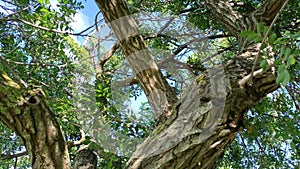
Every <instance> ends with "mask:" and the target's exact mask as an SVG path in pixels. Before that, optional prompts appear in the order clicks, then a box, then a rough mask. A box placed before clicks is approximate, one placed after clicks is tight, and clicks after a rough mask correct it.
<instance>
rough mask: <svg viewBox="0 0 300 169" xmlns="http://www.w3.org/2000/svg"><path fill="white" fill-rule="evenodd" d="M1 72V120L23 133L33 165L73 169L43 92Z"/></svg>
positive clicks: (42, 168)
mask: <svg viewBox="0 0 300 169" xmlns="http://www.w3.org/2000/svg"><path fill="white" fill-rule="evenodd" d="M0 73H1V74H0V120H1V121H2V122H3V123H4V124H5V125H6V126H7V127H8V128H10V129H11V130H13V131H14V132H16V134H17V135H18V136H20V138H21V139H22V141H23V143H24V145H25V147H26V149H27V152H28V154H29V156H30V159H31V163H32V168H34V169H58V168H63V169H70V159H69V154H68V149H67V147H66V144H65V141H64V138H63V135H62V133H61V130H60V127H59V124H58V122H57V121H56V120H55V117H54V114H53V112H51V110H50V109H49V107H48V106H47V104H46V102H45V100H44V94H43V91H42V90H41V89H32V90H27V89H24V88H22V87H21V86H20V85H18V84H17V83H15V82H14V81H13V80H12V79H10V78H9V77H8V76H7V74H6V73H4V72H2V71H0Z"/></svg>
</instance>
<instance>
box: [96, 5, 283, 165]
mask: <svg viewBox="0 0 300 169" xmlns="http://www.w3.org/2000/svg"><path fill="white" fill-rule="evenodd" d="M284 2H285V1H284V0H267V1H266V2H265V4H263V5H262V6H261V7H260V8H259V9H257V10H256V11H254V12H253V13H252V14H251V15H250V16H248V17H244V16H243V15H241V14H239V13H238V12H237V11H235V10H234V9H233V8H232V7H231V5H230V3H229V2H225V1H220V0H212V1H211V0H206V6H207V8H208V9H209V10H210V12H211V13H212V14H214V15H215V16H216V18H217V19H218V20H219V21H220V22H221V23H222V24H223V26H224V27H225V28H227V29H228V30H229V32H230V33H231V34H233V35H235V36H237V35H239V33H240V32H242V31H243V30H255V29H256V24H257V23H258V22H264V23H265V24H266V25H268V24H270V23H271V21H272V20H273V19H274V17H275V14H276V13H277V12H278V11H279V10H280V8H281V7H282V5H283V4H284ZM96 3H97V4H98V6H99V8H100V10H101V11H102V13H103V15H104V17H105V19H106V22H107V23H109V25H110V26H111V28H112V30H113V31H114V32H115V33H116V36H117V38H118V39H119V40H120V41H121V44H122V42H124V44H123V45H121V46H122V49H123V51H124V53H125V54H126V56H127V58H128V59H129V62H130V57H129V55H131V54H132V53H137V52H138V51H143V50H144V49H145V46H144V45H140V44H145V43H144V42H143V39H142V38H137V34H138V31H137V27H136V24H135V22H134V20H133V19H132V18H131V17H130V16H129V14H130V13H129V10H128V8H127V6H126V4H125V2H124V1H123V0H96ZM270 11H271V12H270ZM120 21H121V23H123V26H122V24H120V25H118V23H119V22H120ZM124 23H125V24H124ZM116 25H118V26H116ZM132 30H134V31H133V32H134V33H132ZM126 31H128V32H126ZM120 35H121V36H120ZM122 35H126V36H122ZM237 38H238V37H237ZM239 41H240V54H239V55H238V56H236V57H235V58H234V59H232V60H230V61H229V62H228V63H226V64H225V65H224V69H222V66H220V67H217V66H216V67H214V68H212V69H210V70H208V71H206V72H204V73H203V74H202V75H200V76H199V77H197V79H196V81H197V82H196V83H195V84H194V85H192V86H191V87H190V88H188V90H187V91H186V92H185V94H184V95H183V97H182V99H181V100H180V101H179V102H177V103H174V102H169V104H170V105H171V106H170V107H172V108H173V109H172V110H170V109H168V110H167V111H168V112H165V114H167V116H164V117H163V118H164V120H163V122H161V123H159V125H158V126H157V127H156V128H155V130H154V132H153V133H152V134H151V135H150V136H149V137H148V138H147V139H146V140H145V141H144V142H143V143H142V144H141V145H140V146H138V148H137V150H136V151H135V153H134V154H133V156H132V157H131V158H130V160H129V161H128V163H127V167H126V168H132V169H137V168H141V169H148V168H149V169H156V168H157V169H163V168H176V169H177V168H178V169H180V168H197V169H198V168H215V164H216V161H217V160H218V159H219V158H220V157H221V156H222V154H223V153H224V150H225V149H226V147H227V146H228V145H230V143H231V142H232V141H233V140H234V139H235V137H236V134H237V133H238V131H239V130H240V129H241V126H242V124H243V117H244V115H245V112H247V110H248V109H249V108H250V107H251V106H253V105H254V104H255V103H256V102H257V101H259V100H260V99H261V98H262V97H264V96H266V94H267V93H270V92H272V91H274V90H276V89H277V88H278V87H279V85H278V84H276V82H275V79H276V77H275V75H274V74H273V73H272V72H271V71H267V72H263V71H262V70H261V69H259V70H255V71H254V72H253V74H252V73H251V72H252V68H253V64H254V63H253V62H254V60H255V57H256V56H257V54H258V52H259V45H260V44H256V45H254V44H251V43H249V42H247V41H246V40H245V39H239ZM149 57H150V56H149ZM136 59H138V58H136ZM134 64H135V63H133V64H131V65H130V66H132V68H133V69H135V65H134ZM152 64H155V63H152ZM256 67H257V66H256ZM155 71H157V70H155ZM136 73H139V70H138V69H136ZM250 74H252V75H251V76H252V77H251V78H249V76H250ZM223 75H225V76H223ZM144 76H147V74H144ZM144 76H140V77H139V76H138V79H139V82H140V83H141V84H142V86H147V85H149V82H151V81H152V80H151V79H152V78H153V76H148V77H144ZM141 78H146V79H148V80H147V81H143V79H141ZM159 79H161V77H159ZM249 79H250V80H249ZM154 81H155V82H156V80H154ZM242 82H243V83H242ZM164 83H165V82H163V84H164ZM164 86H167V85H166V84H164ZM222 86H224V87H222ZM143 89H144V90H146V93H147V87H143ZM165 91H168V90H167V89H166V90H165ZM195 91H197V92H195ZM147 96H148V95H147ZM168 96H172V95H168ZM158 97H163V95H161V96H158ZM169 100H172V99H170V98H169ZM173 100H177V99H173ZM149 101H150V102H151V101H152V100H151V99H149ZM151 104H152V105H156V104H155V103H151Z"/></svg>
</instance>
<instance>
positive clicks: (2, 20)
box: [0, 18, 103, 37]
mask: <svg viewBox="0 0 300 169" xmlns="http://www.w3.org/2000/svg"><path fill="white" fill-rule="evenodd" d="M102 20H103V19H100V20H99V21H98V22H97V23H95V24H98V23H99V22H101V21H102ZM5 21H16V22H22V23H24V24H27V25H29V26H32V27H34V28H37V29H41V30H45V31H49V32H54V33H59V34H67V35H74V36H88V37H92V36H90V35H89V34H87V35H82V33H84V32H86V31H88V30H89V29H91V28H92V27H94V25H95V24H93V25H91V26H89V27H88V28H86V29H85V30H83V31H81V32H79V33H72V32H67V31H60V30H56V29H50V28H47V27H44V26H39V25H35V24H33V23H31V22H28V21H25V20H23V19H18V18H3V19H0V22H5Z"/></svg>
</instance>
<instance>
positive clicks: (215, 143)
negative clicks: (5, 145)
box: [0, 0, 300, 169]
mask: <svg viewBox="0 0 300 169" xmlns="http://www.w3.org/2000/svg"><path fill="white" fill-rule="evenodd" d="M4 2H6V1H4ZM7 3H10V4H12V6H13V7H12V8H13V10H12V11H14V13H10V14H8V15H4V14H2V19H0V22H3V23H5V24H3V26H1V29H0V30H1V32H0V33H1V34H2V35H3V37H5V36H6V37H7V38H3V39H1V61H2V63H3V64H2V65H1V78H0V82H1V83H0V96H1V99H0V120H1V122H2V123H3V124H4V125H5V126H6V127H7V128H3V129H2V130H4V131H6V132H8V133H10V132H11V131H13V132H15V133H16V134H17V135H18V136H19V138H20V139H21V142H22V143H23V145H24V146H25V147H26V150H27V153H28V155H29V157H30V160H31V166H32V167H33V168H47V169H48V168H70V163H71V162H72V163H73V162H74V167H75V168H80V165H82V166H81V167H83V166H84V165H85V167H87V166H88V165H89V167H90V168H96V166H95V165H96V164H97V161H96V159H95V157H96V154H95V152H98V156H99V158H101V159H106V160H108V162H107V161H106V162H105V161H104V162H103V161H101V160H99V163H98V166H100V167H101V166H102V167H104V166H106V167H110V168H112V167H115V168H118V167H119V168H121V167H122V166H123V165H125V163H126V168H151V169H152V168H215V167H216V165H217V164H218V166H220V167H224V168H225V167H232V166H235V164H232V165H231V166H229V165H228V164H226V160H227V161H230V158H232V159H234V160H237V159H242V161H243V160H244V159H243V158H242V157H239V155H237V154H239V152H240V151H241V146H240V145H241V144H244V146H245V147H246V148H247V146H246V144H248V143H251V142H252V141H253V140H255V141H256V142H255V143H254V144H255V145H257V146H258V147H259V148H256V149H258V150H259V151H264V150H262V149H263V148H262V145H261V143H262V142H263V141H270V139H272V138H276V139H275V140H276V141H274V142H271V143H264V144H267V145H269V144H270V145H272V146H274V145H275V144H277V146H278V147H279V148H278V149H280V147H281V146H282V145H281V144H280V143H281V141H283V142H284V141H287V140H291V141H289V146H290V147H291V150H289V151H290V152H291V154H292V155H290V156H291V158H289V159H288V160H290V161H289V162H287V163H286V164H283V165H282V166H293V167H296V166H297V165H299V161H297V158H299V154H298V152H299V150H298V148H297V145H299V136H298V134H297V132H298V130H299V124H298V122H297V119H298V118H299V89H297V87H299V62H297V61H299V53H300V49H299V36H300V34H299V28H298V26H297V25H299V15H297V14H299V11H298V10H297V7H299V3H298V4H297V2H296V1H293V0H291V1H290V2H289V5H288V0H266V1H264V2H252V1H235V2H233V1H220V0H213V1H208V0H205V1H204V2H201V1H193V2H190V1H174V2H172V3H170V2H162V5H161V6H157V5H156V2H152V1H141V2H139V3H133V2H131V1H128V3H126V2H125V1H123V0H112V1H107V0H101V1H100V0H96V3H97V5H98V6H99V8H100V10H101V13H102V14H103V16H104V19H105V21H106V22H107V23H109V26H110V28H111V29H112V31H113V32H114V36H115V37H116V38H117V39H118V42H116V43H115V44H114V46H113V47H112V48H111V49H110V50H109V51H107V53H106V55H105V57H102V58H98V59H92V60H93V64H94V69H95V70H96V78H97V80H96V82H95V91H96V102H97V106H98V107H97V109H100V110H101V114H97V115H98V116H93V117H98V118H99V119H100V118H101V117H102V116H103V119H104V120H106V121H108V123H110V124H111V125H112V126H113V127H114V129H113V130H118V129H120V128H121V130H123V133H125V134H128V135H131V136H132V137H137V138H138V137H147V138H146V139H145V140H144V141H143V143H141V144H140V145H139V146H138V147H137V148H136V150H135V151H134V153H133V154H132V156H131V157H130V158H129V159H127V158H124V157H122V156H121V155H120V154H112V153H110V152H108V151H107V150H104V149H103V147H101V145H99V144H97V142H95V141H94V140H95V139H96V138H97V137H101V134H103V133H101V131H100V132H94V133H87V134H88V135H87V136H85V134H86V133H85V132H84V131H83V130H82V129H83V127H82V126H81V125H80V124H79V122H78V121H79V120H78V118H77V116H78V114H76V112H77V113H78V111H79V108H78V107H76V106H74V105H73V104H72V103H71V101H70V98H74V97H75V96H74V95H73V94H70V91H71V90H72V89H71V86H70V80H69V79H72V78H74V77H75V78H76V73H77V72H76V71H77V70H78V69H76V65H75V66H74V64H73V63H74V62H75V63H76V61H80V62H84V64H86V66H87V67H88V65H89V63H86V62H85V61H86V60H85V59H86V55H88V54H90V53H91V50H90V49H91V48H89V47H95V46H94V45H93V43H94V41H93V40H92V41H91V42H90V44H88V45H87V49H83V48H81V47H79V46H77V45H76V44H75V43H74V42H73V41H72V40H71V39H70V38H68V35H72V34H73V35H82V33H83V32H81V33H78V34H74V33H70V32H69V30H70V28H69V27H68V23H69V22H70V18H69V17H71V16H72V15H73V14H74V13H75V10H77V9H79V8H80V7H82V6H81V4H80V3H76V2H73V1H66V2H61V4H60V6H59V10H56V11H55V10H53V9H51V7H49V3H48V2H47V1H38V2H21V1H20V2H19V1H12V2H7ZM157 3H159V2H157ZM1 7H2V8H4V9H6V8H5V6H1ZM68 7H71V8H70V9H68ZM129 7H130V8H129ZM28 9H31V10H28ZM284 9H285V10H284ZM8 10H9V9H8ZM138 10H144V11H147V10H148V11H152V12H156V13H163V12H169V13H171V14H176V15H179V16H180V15H184V16H185V17H184V18H185V19H186V20H187V21H188V22H191V23H194V25H195V26H196V27H197V28H198V29H200V30H205V31H207V32H208V33H207V38H208V39H211V40H212V41H211V43H214V44H217V45H219V46H221V47H222V45H223V48H217V51H218V53H217V55H211V56H209V54H210V53H209V52H207V53H206V54H204V57H207V58H208V57H211V58H217V56H218V55H220V56H218V57H219V58H217V59H219V60H221V61H223V63H220V62H218V64H211V65H205V64H203V63H201V60H200V59H199V58H200V56H199V55H200V53H197V52H195V53H193V55H190V56H188V57H187V61H185V62H183V61H182V60H180V59H179V60H177V62H171V61H170V60H167V61H168V62H169V63H171V64H173V66H174V65H175V64H176V65H181V66H183V67H181V68H182V69H188V70H189V71H190V72H192V73H193V75H195V76H194V79H195V80H194V83H192V84H190V86H189V87H187V88H186V89H185V91H182V90H179V88H178V87H176V86H175V87H172V86H171V85H170V83H169V82H168V80H167V79H172V78H173V80H174V79H175V80H174V81H175V83H177V82H176V77H173V75H172V72H169V71H168V70H167V69H164V68H162V66H164V65H163V64H161V63H162V62H163V60H158V61H157V59H153V58H154V57H155V56H152V54H151V53H150V50H149V49H148V47H147V45H149V46H151V47H152V48H154V47H155V46H156V47H159V48H164V49H167V50H171V49H174V48H175V51H174V52H173V55H171V57H170V58H168V59H173V60H172V61H176V59H175V58H176V55H180V54H181V53H180V52H182V51H183V50H184V49H188V48H192V47H191V46H192V45H191V44H190V43H183V44H182V43H180V40H176V39H174V37H173V39H172V37H170V36H166V35H164V34H163V33H162V32H163V31H164V30H162V31H160V32H159V33H158V34H156V35H155V36H151V35H148V34H143V33H142V32H140V30H139V29H138V26H137V23H136V22H135V20H134V16H133V15H131V14H132V13H133V12H137V11H138ZM32 14H34V15H35V16H37V18H33V17H31V15H32ZM279 16H280V17H279ZM287 16H289V17H293V21H292V22H289V23H286V22H285V19H286V18H285V17H287ZM172 19H173V18H172V17H171V18H170V22H172ZM53 20H54V21H57V22H59V23H58V24H55V23H53ZM276 23H278V24H276ZM97 24H98V22H95V25H97ZM168 27H170V25H169V22H167V24H166V27H163V28H164V29H166V28H168ZM187 27H188V26H187ZM12 28H16V29H15V30H14V29H12ZM62 30H65V31H62ZM97 30H99V28H98V27H97V26H96V31H97ZM85 36H88V37H91V34H89V35H85ZM197 38H198V37H197ZM220 38H222V39H221V40H219V39H220ZM224 38H225V40H224ZM99 39H100V38H99ZM99 39H98V40H99ZM147 39H150V40H153V41H147ZM23 43H24V45H23ZM97 45H98V46H97V48H94V49H99V48H101V46H100V44H97ZM174 46H175V47H174ZM197 47H199V46H195V48H197ZM66 49H67V50H69V55H67V54H65V53H66V52H65V50H66ZM120 49H121V51H122V52H121V51H120ZM104 50H105V49H103V48H101V50H97V52H98V53H96V54H97V55H100V51H104ZM51 55H52V56H51ZM123 55H124V56H125V60H127V61H128V63H129V65H130V67H131V69H132V71H133V73H134V77H133V78H132V79H130V82H129V83H127V84H129V85H130V86H132V85H135V88H132V89H131V90H130V92H136V91H140V90H143V91H144V93H145V95H146V96H147V98H148V101H149V104H150V105H151V109H147V106H146V104H145V105H143V106H144V107H142V111H144V113H145V114H143V115H144V116H146V114H147V113H149V111H154V112H156V114H157V115H158V119H157V120H156V122H155V124H153V123H151V118H150V120H149V121H147V125H141V124H140V123H138V122H135V121H136V120H137V117H129V116H125V117H124V116H122V114H120V113H119V112H118V110H117V109H116V106H115V105H113V104H111V103H116V102H114V101H113V98H112V96H111V94H110V93H111V91H112V88H111V84H112V81H113V78H114V77H112V75H111V72H114V70H115V69H116V68H117V67H118V66H119V65H120V62H121V61H122V60H124V56H123ZM96 62H97V63H96ZM14 64H16V65H17V66H14V67H15V70H14V69H12V68H11V67H12V65H14ZM181 68H180V67H179V68H178V69H181ZM84 70H86V67H85V68H84ZM82 76H83V77H84V78H86V79H87V81H88V82H89V81H90V80H91V79H92V78H93V76H90V75H88V74H84V75H82ZM20 77H22V78H20ZM58 78H59V79H60V80H59V79H58ZM28 83H31V84H39V85H43V86H44V87H47V88H46V89H45V88H44V91H43V90H42V89H41V88H40V87H35V86H33V87H32V86H30V85H28ZM280 83H281V84H282V86H286V87H285V88H282V89H280ZM48 84H52V85H53V84H54V86H55V87H51V86H52V85H48ZM92 87H93V86H89V85H87V86H86V88H92ZM93 90H94V89H93ZM274 91H275V94H274V96H272V97H266V96H267V94H269V93H272V92H274ZM76 92H78V93H80V92H82V93H88V91H86V90H84V91H80V89H78V90H77V91H76ZM276 92H277V93H278V92H279V93H281V94H282V95H283V96H282V97H277V96H278V95H276ZM288 94H289V95H290V96H288V97H289V98H288V97H287V95H288ZM86 98H88V97H86ZM86 98H85V97H83V98H79V100H77V101H78V103H80V104H79V105H84V104H89V103H90V102H93V101H91V100H88V99H86ZM75 99H76V98H75ZM284 99H289V100H290V101H289V102H287V103H286V104H283V103H282V100H284ZM275 101H279V102H280V106H279V107H278V110H277V111H279V112H280V111H281V112H285V113H286V114H284V113H282V114H281V113H275V114H274V113H273V114H272V113H270V112H272V111H273V110H276V106H272V104H273V105H274V103H275ZM79 107H80V106H79ZM249 109H250V110H249ZM93 111H94V110H92V109H88V110H87V109H82V110H80V112H81V113H82V112H85V113H86V114H88V113H91V112H93ZM264 114H267V117H265V115H264ZM290 117H294V118H295V119H294V120H290V121H286V120H288V119H291V118H290ZM272 120H273V121H272ZM274 120H275V121H280V122H285V123H286V124H288V125H287V126H286V127H288V128H289V130H290V131H289V132H288V134H287V133H284V132H282V131H284V130H285V129H286V128H280V124H277V123H276V125H274V126H271V124H272V123H273V124H275V122H274ZM124 121H125V122H124ZM263 121H265V124H262V122H263ZM256 124H260V125H262V127H261V131H260V130H259V129H260V128H259V127H257V126H255V125H256ZM99 125H100V126H101V127H103V125H102V124H99ZM124 125H127V126H128V128H126V127H121V126H124ZM104 126H105V125H104ZM265 127H266V128H268V130H267V131H264V129H265ZM152 128H153V131H152V132H151V133H150V132H149V130H151V129H152ZM244 128H246V129H247V131H245V130H243V129H244ZM8 129H10V130H11V131H9V130H8ZM139 130H141V131H142V132H138V131H139ZM78 131H80V132H78ZM274 132H275V134H274ZM238 133H242V134H241V135H240V136H239V139H237V140H236V141H235V142H234V140H235V139H236V136H237V135H238ZM266 133H267V134H266ZM278 133H279V134H278ZM259 134H261V135H262V136H266V137H270V139H265V140H264V139H263V137H262V136H260V135H259ZM263 134H264V135H263ZM273 134H274V136H272V135H273ZM243 136H248V138H247V141H246V143H245V138H244V137H243ZM102 139H103V138H102ZM277 139H278V140H277ZM104 141H105V138H104ZM238 143H240V144H238ZM273 143H274V145H273ZM82 144H86V145H88V147H89V149H86V147H84V146H83V147H82V146H81V147H82V148H81V149H79V145H82ZM125 144H128V142H127V143H126V142H125ZM231 144H232V145H231ZM230 145H231V148H230V149H227V148H228V147H229V146H230ZM16 147H22V145H20V143H19V144H18V145H16ZM78 149H79V150H78ZM254 149H255V148H254ZM271 149H273V148H270V150H271ZM77 150H78V152H79V153H77V157H76V158H74V157H73V156H74V154H75V151H77ZM12 152H14V153H15V152H16V150H14V151H12ZM248 152H249V153H251V151H250V150H249V151H248ZM122 153H125V152H122ZM23 154H25V153H23ZM222 156H225V157H227V158H224V159H223V161H222V160H221V159H220V158H221V157H222ZM250 156H253V154H251V155H250ZM270 156H275V158H281V157H282V156H283V155H282V154H280V153H274V154H273V153H270V152H264V153H263V154H262V155H261V156H259V159H264V158H267V159H268V158H270ZM3 157H15V156H14V155H12V156H3ZM70 159H71V160H70ZM86 159H90V160H86ZM74 160H75V161H74ZM285 160H286V159H281V161H285ZM85 161H87V163H86V162H85ZM251 162H252V163H253V164H251V165H252V166H253V167H257V166H265V164H264V162H261V163H255V162H253V160H249V161H245V160H244V162H241V163H242V164H240V167H242V166H245V165H246V166H247V165H248V166H251V165H250V164H249V163H251ZM81 163H84V164H81ZM102 163H103V164H102ZM113 165H114V166H113ZM116 165H118V166H116ZM276 165H278V164H276V163H275V164H274V167H278V166H276ZM282 166H281V167H282Z"/></svg>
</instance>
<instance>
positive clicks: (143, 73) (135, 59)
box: [96, 0, 178, 116]
mask: <svg viewBox="0 0 300 169" xmlns="http://www.w3.org/2000/svg"><path fill="white" fill-rule="evenodd" d="M96 3H97V4H98V6H99V8H100V9H101V11H102V13H103V15H104V18H105V19H106V21H107V23H109V26H110V27H111V28H112V30H113V31H114V33H115V35H116V37H117V39H118V40H119V41H120V45H121V48H122V49H123V52H124V54H125V55H126V57H127V60H128V62H129V64H130V66H131V68H132V70H133V72H134V73H135V76H136V77H137V79H138V81H139V83H140V84H141V86H142V88H143V90H144V92H145V94H146V96H147V98H148V100H149V102H150V104H151V105H152V108H153V109H154V110H155V112H156V113H157V115H161V114H163V115H164V116H169V115H170V112H171V111H172V108H173V106H174V105H175V103H176V102H177V101H178V99H177V96H176V94H175V92H174V91H173V89H172V87H170V85H169V84H168V83H167V81H166V79H165V78H164V77H163V75H162V73H161V71H160V70H159V69H158V66H157V64H156V63H155V62H154V59H153V57H152V56H151V54H150V52H149V50H148V49H147V46H146V44H145V42H144V40H143V38H142V36H141V34H140V33H139V30H138V27H137V25H136V23H135V21H134V19H133V17H132V16H131V15H130V12H129V10H128V8H127V5H126V3H125V2H124V1H119V0H113V1H106V0H105V1H102V0H97V1H96Z"/></svg>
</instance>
